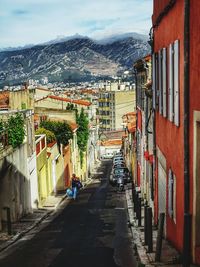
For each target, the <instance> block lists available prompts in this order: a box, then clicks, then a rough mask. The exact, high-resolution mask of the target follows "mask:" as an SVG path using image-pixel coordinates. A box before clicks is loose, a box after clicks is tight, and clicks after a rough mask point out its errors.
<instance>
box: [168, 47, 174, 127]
mask: <svg viewBox="0 0 200 267" xmlns="http://www.w3.org/2000/svg"><path fill="white" fill-rule="evenodd" d="M173 62H174V60H173V45H172V44H170V45H169V65H168V66H169V75H168V118H169V120H170V121H171V122H173V117H174V114H173V113H174V110H173V107H174V104H173V102H174V101H173V100H174V77H173V76H174V75H173V64H174V63H173Z"/></svg>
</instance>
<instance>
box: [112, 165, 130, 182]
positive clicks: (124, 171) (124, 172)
mask: <svg viewBox="0 0 200 267" xmlns="http://www.w3.org/2000/svg"><path fill="white" fill-rule="evenodd" d="M119 176H120V177H121V176H123V178H124V182H125V184H126V183H129V182H130V181H131V178H130V173H129V170H128V168H114V169H113V171H112V172H111V175H110V179H109V180H110V183H111V184H114V185H115V184H116V182H117V179H118V177H119Z"/></svg>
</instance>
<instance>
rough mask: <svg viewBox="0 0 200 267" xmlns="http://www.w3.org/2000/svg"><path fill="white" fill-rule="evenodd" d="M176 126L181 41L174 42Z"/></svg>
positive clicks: (177, 119) (175, 121)
mask: <svg viewBox="0 0 200 267" xmlns="http://www.w3.org/2000/svg"><path fill="white" fill-rule="evenodd" d="M174 124H175V125H176V126H179V41H178V40H176V41H175V42H174Z"/></svg>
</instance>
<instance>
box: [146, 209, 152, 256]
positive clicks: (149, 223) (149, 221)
mask: <svg viewBox="0 0 200 267" xmlns="http://www.w3.org/2000/svg"><path fill="white" fill-rule="evenodd" d="M147 230H148V234H147V238H148V239H147V241H148V242H147V245H148V253H151V252H153V238H152V208H150V207H149V208H147Z"/></svg>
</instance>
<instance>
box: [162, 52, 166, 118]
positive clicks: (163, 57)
mask: <svg viewBox="0 0 200 267" xmlns="http://www.w3.org/2000/svg"><path fill="white" fill-rule="evenodd" d="M166 50H167V49H166V48H163V52H162V89H163V116H164V117H165V118H166V117H167V51H166Z"/></svg>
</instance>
